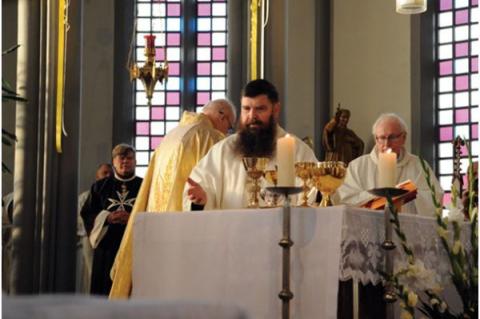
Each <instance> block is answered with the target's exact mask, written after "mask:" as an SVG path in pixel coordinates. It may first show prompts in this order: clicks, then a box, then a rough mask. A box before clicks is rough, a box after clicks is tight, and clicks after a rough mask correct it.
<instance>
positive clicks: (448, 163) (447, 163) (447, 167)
mask: <svg viewBox="0 0 480 319" xmlns="http://www.w3.org/2000/svg"><path fill="white" fill-rule="evenodd" d="M439 164H440V165H439V167H440V169H439V171H440V174H453V161H452V160H450V159H448V160H441V161H439Z"/></svg>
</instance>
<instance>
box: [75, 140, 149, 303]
mask: <svg viewBox="0 0 480 319" xmlns="http://www.w3.org/2000/svg"><path fill="white" fill-rule="evenodd" d="M112 162H113V168H114V174H113V176H110V177H107V178H104V179H101V180H99V181H97V182H95V183H94V184H93V185H92V188H91V190H90V194H89V196H88V199H87V201H86V203H85V205H84V206H83V208H82V210H81V213H80V214H81V216H82V219H83V222H84V224H85V230H86V231H87V234H88V236H89V239H90V243H91V244H92V247H93V249H94V251H93V265H92V279H91V285H90V292H91V293H92V294H96V295H108V293H109V292H110V288H111V285H112V281H111V279H110V269H111V268H112V265H113V262H114V260H115V255H116V254H117V250H118V247H119V246H120V242H121V241H122V236H123V232H124V231H125V227H126V224H127V222H128V218H129V216H130V211H131V210H132V208H133V205H134V203H135V199H136V197H137V193H138V190H139V189H140V185H141V183H142V179H141V178H140V177H137V176H135V164H136V160H135V149H134V148H133V147H132V146H130V145H127V144H119V145H117V146H115V148H114V149H113V151H112Z"/></svg>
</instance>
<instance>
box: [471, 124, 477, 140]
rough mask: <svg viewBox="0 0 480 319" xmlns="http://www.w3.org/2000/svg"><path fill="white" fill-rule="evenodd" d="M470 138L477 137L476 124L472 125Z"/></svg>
mask: <svg viewBox="0 0 480 319" xmlns="http://www.w3.org/2000/svg"><path fill="white" fill-rule="evenodd" d="M472 139H473V140H476V139H478V124H473V125H472Z"/></svg>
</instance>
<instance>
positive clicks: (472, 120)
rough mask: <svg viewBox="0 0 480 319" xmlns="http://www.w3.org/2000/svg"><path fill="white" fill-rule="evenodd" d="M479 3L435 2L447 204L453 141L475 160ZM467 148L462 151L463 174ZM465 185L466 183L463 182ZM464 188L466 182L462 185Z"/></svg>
mask: <svg viewBox="0 0 480 319" xmlns="http://www.w3.org/2000/svg"><path fill="white" fill-rule="evenodd" d="M478 35H479V31H478V0H469V1H466V0H438V12H437V37H436V39H437V43H436V45H437V61H436V66H437V75H438V76H437V100H436V101H437V103H436V116H437V124H438V126H437V134H438V141H439V142H438V145H437V150H436V151H437V156H436V158H437V164H438V165H437V173H438V175H439V177H440V183H441V185H442V188H443V189H444V190H445V191H446V193H445V196H444V204H448V203H449V202H450V188H451V183H452V174H453V158H454V156H455V153H454V146H453V143H452V141H453V139H454V138H455V137H456V136H460V137H462V138H464V139H465V140H467V141H469V142H470V143H471V146H472V155H473V156H475V157H478V153H479V149H480V145H479V144H478V119H479V113H478V112H479V111H478ZM466 154H467V153H466V148H463V149H462V150H461V155H462V156H461V157H462V160H461V162H462V165H461V167H462V171H463V172H466V170H467V167H468V160H467V155H466ZM465 182H466V180H465ZM465 185H466V183H465Z"/></svg>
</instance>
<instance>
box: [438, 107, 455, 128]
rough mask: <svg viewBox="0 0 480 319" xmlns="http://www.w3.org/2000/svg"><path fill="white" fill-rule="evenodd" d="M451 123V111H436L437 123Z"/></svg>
mask: <svg viewBox="0 0 480 319" xmlns="http://www.w3.org/2000/svg"><path fill="white" fill-rule="evenodd" d="M452 123H453V111H452V110H448V111H440V112H438V124H440V125H446V124H452Z"/></svg>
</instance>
